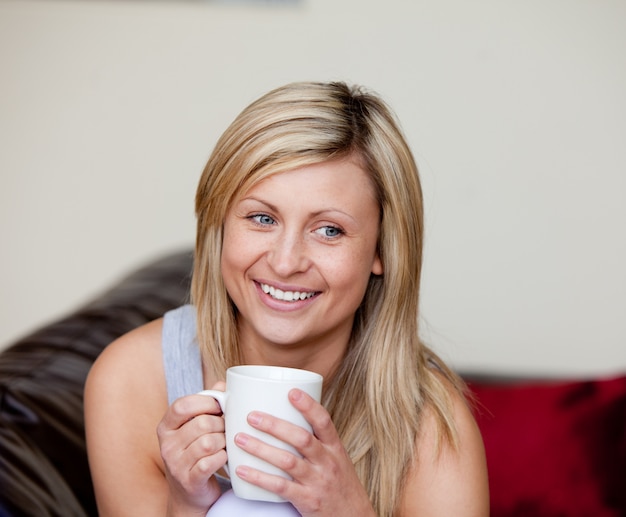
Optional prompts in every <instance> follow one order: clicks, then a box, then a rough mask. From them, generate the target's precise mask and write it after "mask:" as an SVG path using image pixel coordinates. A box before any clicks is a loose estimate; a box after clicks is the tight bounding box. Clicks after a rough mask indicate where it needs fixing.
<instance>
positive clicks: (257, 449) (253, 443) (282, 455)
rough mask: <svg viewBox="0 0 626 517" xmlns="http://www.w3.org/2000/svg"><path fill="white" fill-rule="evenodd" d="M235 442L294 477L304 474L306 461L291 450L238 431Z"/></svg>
mask: <svg viewBox="0 0 626 517" xmlns="http://www.w3.org/2000/svg"><path fill="white" fill-rule="evenodd" d="M307 434H308V433H307ZM235 443H236V444H237V446H238V447H240V448H241V449H243V450H244V451H246V452H248V453H250V454H252V455H253V456H256V457H257V458H259V459H262V460H264V461H266V462H267V463H269V464H270V465H273V466H275V467H277V468H279V469H280V470H282V471H284V472H286V473H288V474H289V475H290V476H291V477H293V478H297V477H300V475H301V474H302V466H303V463H304V462H303V461H302V459H301V458H300V457H299V456H296V455H294V454H293V453H292V452H290V451H287V450H285V449H281V448H280V447H274V446H272V445H270V444H268V443H266V442H264V441H262V440H259V439H258V438H255V437H253V436H250V435H249V434H246V433H238V434H237V435H236V436H235Z"/></svg>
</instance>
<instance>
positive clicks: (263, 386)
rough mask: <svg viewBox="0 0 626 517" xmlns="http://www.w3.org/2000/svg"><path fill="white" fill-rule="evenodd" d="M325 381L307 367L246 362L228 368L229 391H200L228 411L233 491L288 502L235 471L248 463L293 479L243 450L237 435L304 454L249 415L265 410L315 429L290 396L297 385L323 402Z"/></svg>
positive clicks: (225, 414) (227, 421) (256, 467)
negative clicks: (262, 428) (255, 424)
mask: <svg viewBox="0 0 626 517" xmlns="http://www.w3.org/2000/svg"><path fill="white" fill-rule="evenodd" d="M322 381H323V378H322V376H321V375H319V374H317V373H314V372H310V371H307V370H299V369H296V368H284V367H281V366H256V365H242V366H233V367H232V368H229V369H228V370H227V371H226V391H217V390H204V391H201V392H200V394H201V395H208V396H210V397H213V398H214V399H215V400H217V402H218V403H219V405H220V407H221V408H222V412H223V413H224V420H225V426H226V452H227V453H228V471H229V472H230V476H231V483H232V487H233V492H234V493H235V495H236V496H237V497H241V498H242V499H252V500H256V501H270V502H283V501H284V499H283V498H281V497H280V496H278V495H276V494H274V493H273V492H270V491H268V490H265V489H263V488H260V487H257V486H255V485H252V484H251V483H248V482H247V481H244V480H243V479H241V478H239V477H238V476H237V475H236V474H235V471H236V469H237V467H238V466H239V465H246V466H248V467H252V468H255V469H257V470H261V471H263V472H267V473H269V474H274V475H278V476H283V477H285V478H287V479H291V478H290V476H289V475H288V474H287V473H286V472H284V471H282V470H280V469H278V468H277V467H275V466H274V465H271V464H269V463H267V462H266V461H263V460H261V459H259V458H257V457H256V456H252V455H251V454H248V453H247V452H245V451H244V450H242V449H240V448H239V447H238V446H237V445H236V444H235V436H236V435H237V433H241V432H244V433H246V434H248V435H250V436H254V437H255V438H258V439H260V440H262V441H264V442H265V443H267V444H269V445H273V446H274V447H278V448H281V449H284V450H288V451H290V452H292V453H293V454H296V455H298V456H300V455H299V453H298V452H297V451H296V450H295V449H294V448H293V447H291V446H290V445H288V444H286V443H285V442H282V441H280V440H278V439H276V438H275V437H273V436H270V435H268V434H266V433H263V432H262V431H258V430H257V429H254V428H253V427H251V426H250V424H248V421H247V418H248V415H249V414H250V412H252V411H262V412H263V413H268V414H270V415H273V416H275V417H278V418H281V419H283V420H287V421H288V422H291V423H293V424H296V425H298V426H300V427H303V428H304V429H306V430H307V431H309V432H311V426H310V425H309V423H308V422H307V421H306V420H305V419H304V417H303V416H302V414H301V413H300V412H299V411H298V410H297V409H296V408H294V407H293V406H292V405H291V402H289V399H288V396H287V395H288V393H289V391H290V390H292V389H293V388H298V389H300V390H302V391H304V392H305V393H308V394H309V395H310V396H311V397H312V398H314V399H315V400H317V401H318V402H319V401H320V398H321V394H322Z"/></svg>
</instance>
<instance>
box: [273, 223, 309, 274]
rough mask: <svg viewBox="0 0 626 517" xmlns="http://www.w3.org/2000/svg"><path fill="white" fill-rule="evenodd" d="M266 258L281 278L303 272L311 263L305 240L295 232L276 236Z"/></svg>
mask: <svg viewBox="0 0 626 517" xmlns="http://www.w3.org/2000/svg"><path fill="white" fill-rule="evenodd" d="M267 260H268V263H269V265H270V267H271V268H272V270H273V271H274V272H275V273H276V274H277V275H279V276H281V277H283V278H287V277H289V276H291V275H294V274H296V273H303V272H304V271H306V270H307V269H308V268H309V266H310V264H311V260H310V255H309V252H308V249H307V243H306V240H305V238H304V237H303V236H302V235H300V234H297V233H289V234H285V233H283V234H281V235H280V236H277V238H276V240H275V241H274V243H273V246H272V249H270V250H269V251H268V254H267Z"/></svg>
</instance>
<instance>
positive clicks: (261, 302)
mask: <svg viewBox="0 0 626 517" xmlns="http://www.w3.org/2000/svg"><path fill="white" fill-rule="evenodd" d="M379 220H380V210H379V206H378V203H377V201H376V197H375V192H374V188H373V186H372V183H371V181H370V179H369V177H368V175H367V173H366V172H365V171H364V170H363V169H362V168H361V166H360V165H359V164H358V160H355V159H349V158H346V159H343V160H336V161H329V162H324V163H320V164H315V165H309V166H306V167H302V168H299V169H295V170H293V171H290V172H285V173H280V174H276V175H274V176H270V177H269V178H267V179H264V180H262V181H261V182H260V183H258V184H257V185H255V186H254V187H253V188H251V189H250V190H249V191H247V192H246V193H245V194H244V195H243V196H242V197H240V198H238V199H236V200H235V202H234V203H233V206H232V207H231V208H230V210H229V211H228V212H227V214H226V218H225V220H224V240H223V248H222V259H221V267H222V275H223V278H224V284H225V286H226V289H227V291H228V294H229V295H230V297H231V299H232V300H233V302H234V304H235V305H236V307H237V309H238V315H237V318H238V329H239V335H240V340H239V341H240V344H241V348H242V351H243V353H244V357H245V358H246V360H247V361H250V360H262V359H263V358H268V357H275V355H274V354H275V353H282V351H287V350H303V349H306V350H307V352H305V355H307V354H309V355H310V354H316V352H317V351H319V352H320V354H322V353H326V352H328V351H331V352H330V353H331V355H334V356H335V358H339V357H341V356H342V355H343V352H344V351H345V349H346V346H347V344H348V341H349V338H350V333H351V330H352V322H353V320H354V314H355V312H356V310H357V308H358V307H359V305H360V303H361V301H362V299H363V296H364V294H365V290H366V288H367V284H368V280H369V278H370V275H371V274H372V273H373V274H376V275H381V274H382V273H383V268H382V264H381V261H380V259H379V257H378V255H377V253H376V249H377V239H378V231H379ZM329 359H330V358H329ZM330 360H331V361H332V359H330Z"/></svg>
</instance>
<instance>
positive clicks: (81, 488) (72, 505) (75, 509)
mask: <svg viewBox="0 0 626 517" xmlns="http://www.w3.org/2000/svg"><path fill="white" fill-rule="evenodd" d="M191 268H192V253H191V252H189V251H182V252H178V253H174V254H172V255H170V256H167V257H165V258H163V259H161V260H157V261H156V262H154V263H151V264H149V265H146V267H142V268H140V269H139V270H138V271H137V272H135V273H133V274H131V275H130V276H128V277H127V278H124V279H122V280H121V281H120V282H119V283H118V284H117V285H116V286H115V287H114V288H112V289H111V290H110V291H108V292H105V293H103V294H102V295H101V296H99V297H97V299H95V300H93V301H92V302H91V303H88V304H87V305H85V306H84V307H82V308H80V309H79V310H77V311H76V312H74V313H73V314H70V315H68V316H67V317H65V318H63V319H61V320H59V321H57V322H54V323H51V324H50V325H47V326H45V327H44V328H41V329H40V330H38V331H36V332H34V333H33V334H31V335H29V336H27V337H24V338H23V339H21V340H20V341H19V342H17V343H15V344H13V345H12V346H10V347H9V348H8V349H6V350H3V351H2V352H1V353H0V516H2V517H8V516H33V517H35V516H36V517H44V516H57V515H58V516H59V517H74V516H75V517H78V516H86V515H97V511H96V505H95V500H94V494H93V489H92V486H91V478H90V475H89V468H88V464H87V455H86V450H85V438H84V421H83V385H84V382H85V378H86V376H87V373H88V371H89V369H90V367H91V365H92V363H93V361H94V360H95V359H96V357H97V356H98V354H99V353H100V352H101V351H102V349H103V348H104V347H105V346H107V345H108V344H109V343H110V342H111V341H113V340H114V339H115V338H117V337H118V336H121V335H122V334H124V333H126V332H128V331H129V330H132V329H133V328H135V327H138V326H139V325H142V324H143V323H147V322H149V321H151V320H154V319H156V318H158V317H160V316H161V315H162V314H163V313H164V312H166V311H168V310H169V309H172V308H174V307H177V306H179V305H181V304H183V303H187V302H188V296H189V282H190V276H191Z"/></svg>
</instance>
